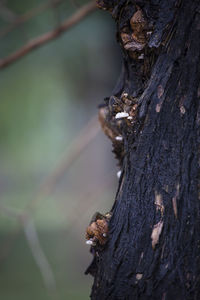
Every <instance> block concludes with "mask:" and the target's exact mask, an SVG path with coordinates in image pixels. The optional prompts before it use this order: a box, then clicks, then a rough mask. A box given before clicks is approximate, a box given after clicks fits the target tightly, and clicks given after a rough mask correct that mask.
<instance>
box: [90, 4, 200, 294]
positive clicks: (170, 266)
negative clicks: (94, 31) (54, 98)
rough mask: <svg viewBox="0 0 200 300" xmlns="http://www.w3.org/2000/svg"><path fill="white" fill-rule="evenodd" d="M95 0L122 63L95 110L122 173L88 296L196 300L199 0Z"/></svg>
mask: <svg viewBox="0 0 200 300" xmlns="http://www.w3.org/2000/svg"><path fill="white" fill-rule="evenodd" d="M97 4H98V6H99V7H100V8H103V9H104V10H108V11H109V12H110V13H111V14H112V17H113V18H114V19H115V21H116V24H117V40H118V42H119V44H120V45H121V48H122V54H123V60H124V65H123V70H122V74H121V76H120V78H119V81H118V83H117V85H116V87H115V89H114V91H113V95H112V96H111V97H109V98H106V99H105V103H104V105H102V106H101V107H100V119H101V122H102V127H103V129H104V131H105V133H106V134H107V135H108V136H109V137H110V138H111V139H112V141H113V146H114V152H115V153H116V155H117V158H118V159H119V161H120V165H121V171H122V173H121V176H120V179H119V188H118V191H117V195H116V199H115V202H114V205H113V208H112V210H111V213H112V216H111V218H110V219H109V224H108V228H109V229H108V235H109V236H108V240H107V242H105V243H104V242H101V243H100V242H99V243H98V241H99V240H98V238H97V240H96V243H95V244H94V245H93V246H92V249H91V251H92V253H93V255H94V260H93V263H92V264H91V265H90V267H89V268H88V270H87V273H91V274H92V275H93V276H94V284H93V288H92V293H91V299H95V300H97V299H99V300H104V299H109V300H110V299H115V300H117V299H153V300H156V299H160V300H167V299H170V300H173V299H176V300H184V299H200V194H199V188H200V186H199V170H200V160H199V151H200V148H199V142H200V135H199V126H200V105H199V100H200V1H198V0H193V1H188V0H182V1H181V0H180V1H179V0H177V1H175V0H149V1H146V0H135V1H127V0H119V1H114V0H99V1H97ZM116 137H117V138H116ZM122 138H123V141H121V140H122ZM106 221H108V219H106Z"/></svg>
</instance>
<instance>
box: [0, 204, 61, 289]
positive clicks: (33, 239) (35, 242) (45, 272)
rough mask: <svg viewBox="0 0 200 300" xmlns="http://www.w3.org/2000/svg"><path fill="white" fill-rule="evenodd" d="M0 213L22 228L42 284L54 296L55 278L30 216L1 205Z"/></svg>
mask: <svg viewBox="0 0 200 300" xmlns="http://www.w3.org/2000/svg"><path fill="white" fill-rule="evenodd" d="M0 211H1V213H4V214H6V215H7V216H8V217H11V218H14V219H16V220H18V222H19V226H20V227H21V226H22V227H23V229H24V233H25V237H26V239H27V242H28V245H29V247H30V249H31V252H32V255H33V257H34V259H35V262H36V264H37V266H38V268H39V270H40V273H41V275H42V278H43V281H44V284H45V286H46V288H47V290H48V291H49V292H50V293H52V292H54V294H56V281H55V277H54V274H53V271H52V269H51V266H50V264H49V262H48V260H47V258H46V256H45V254H44V251H43V249H42V247H41V245H40V242H39V238H38V234H37V231H36V228H35V225H34V222H33V220H32V219H31V217H30V214H28V213H26V212H19V211H18V210H16V209H13V208H10V207H7V206H4V205H3V204H2V203H0ZM18 232H19V231H18Z"/></svg>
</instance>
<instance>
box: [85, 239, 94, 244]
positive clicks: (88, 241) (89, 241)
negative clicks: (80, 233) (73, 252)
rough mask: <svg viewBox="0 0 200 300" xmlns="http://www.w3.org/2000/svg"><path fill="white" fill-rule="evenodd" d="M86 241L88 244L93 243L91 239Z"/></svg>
mask: <svg viewBox="0 0 200 300" xmlns="http://www.w3.org/2000/svg"><path fill="white" fill-rule="evenodd" d="M85 243H86V244H87V245H93V241H91V240H87V241H86V242H85Z"/></svg>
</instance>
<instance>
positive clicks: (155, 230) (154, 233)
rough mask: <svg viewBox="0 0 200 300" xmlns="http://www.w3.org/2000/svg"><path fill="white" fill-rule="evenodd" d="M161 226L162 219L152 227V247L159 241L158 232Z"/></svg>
mask: <svg viewBox="0 0 200 300" xmlns="http://www.w3.org/2000/svg"><path fill="white" fill-rule="evenodd" d="M162 228H163V221H160V222H158V223H157V224H155V225H154V227H153V231H152V234H151V239H152V248H153V249H154V248H155V246H156V245H157V244H158V242H159V237H160V234H161V232H162Z"/></svg>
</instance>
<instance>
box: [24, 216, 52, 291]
mask: <svg viewBox="0 0 200 300" xmlns="http://www.w3.org/2000/svg"><path fill="white" fill-rule="evenodd" d="M23 228H24V233H25V236H26V239H27V242H28V245H29V247H30V249H31V252H32V255H33V257H34V259H35V262H36V264H37V266H38V268H39V270H40V273H41V274H42V277H43V281H44V283H45V286H46V288H47V290H48V291H49V292H50V293H52V292H54V293H55V292H56V281H55V277H54V273H53V270H52V268H51V266H50V264H49V262H48V260H47V257H46V255H45V254H44V251H43V249H42V247H41V245H40V241H39V238H38V234H37V231H36V228H35V225H34V222H33V220H32V219H30V218H29V219H28V220H26V218H24V219H23Z"/></svg>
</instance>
